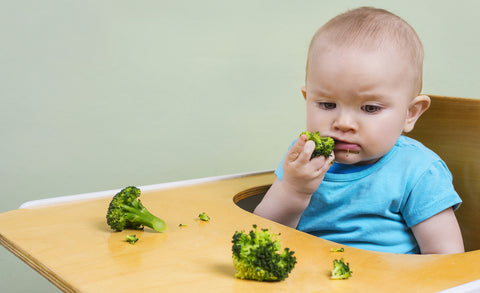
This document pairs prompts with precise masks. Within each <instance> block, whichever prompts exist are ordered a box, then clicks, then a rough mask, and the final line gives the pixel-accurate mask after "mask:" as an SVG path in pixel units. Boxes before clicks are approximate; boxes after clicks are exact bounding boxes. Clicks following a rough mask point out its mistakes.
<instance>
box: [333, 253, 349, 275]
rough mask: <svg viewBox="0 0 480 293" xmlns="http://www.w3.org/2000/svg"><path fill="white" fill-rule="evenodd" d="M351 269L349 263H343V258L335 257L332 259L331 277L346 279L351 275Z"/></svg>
mask: <svg viewBox="0 0 480 293" xmlns="http://www.w3.org/2000/svg"><path fill="white" fill-rule="evenodd" d="M352 273H353V272H352V271H351V270H350V264H349V263H345V261H344V260H343V258H341V259H340V260H338V259H336V260H334V261H333V270H332V279H334V280H343V279H348V278H350V277H351V276H352Z"/></svg>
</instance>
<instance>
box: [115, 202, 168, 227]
mask: <svg viewBox="0 0 480 293" xmlns="http://www.w3.org/2000/svg"><path fill="white" fill-rule="evenodd" d="M139 205H141V203H139ZM122 207H123V208H124V209H125V210H126V211H128V216H129V218H130V220H135V221H136V222H138V223H140V224H142V225H143V226H146V227H149V228H152V229H153V230H155V231H157V232H164V231H165V230H166V229H167V224H165V222H164V221H163V220H162V219H160V218H158V217H156V216H154V215H153V214H152V213H150V212H149V211H148V210H147V209H146V208H145V207H144V206H143V205H142V206H141V207H139V208H138V209H137V208H133V207H131V206H128V205H125V204H123V205H122Z"/></svg>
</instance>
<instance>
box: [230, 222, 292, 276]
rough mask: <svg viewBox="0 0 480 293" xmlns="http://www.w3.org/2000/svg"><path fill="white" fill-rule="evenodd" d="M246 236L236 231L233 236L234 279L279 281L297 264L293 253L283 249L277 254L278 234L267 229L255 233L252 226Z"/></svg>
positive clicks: (278, 246)
mask: <svg viewBox="0 0 480 293" xmlns="http://www.w3.org/2000/svg"><path fill="white" fill-rule="evenodd" d="M253 229H254V230H251V231H250V233H249V234H246V233H244V231H241V232H238V231H236V232H235V234H234V235H233V240H232V243H233V246H232V252H233V254H232V257H233V265H234V266H235V277H237V278H239V279H249V280H257V281H281V280H285V279H286V278H287V277H288V274H289V273H290V272H291V271H292V269H293V267H294V266H295V264H296V263H297V258H296V257H295V256H293V254H294V252H293V251H291V250H290V249H289V248H284V250H283V251H282V252H281V253H278V252H279V251H280V250H281V244H280V239H279V238H278V236H279V235H280V234H273V233H271V232H269V231H268V229H261V230H257V225H253Z"/></svg>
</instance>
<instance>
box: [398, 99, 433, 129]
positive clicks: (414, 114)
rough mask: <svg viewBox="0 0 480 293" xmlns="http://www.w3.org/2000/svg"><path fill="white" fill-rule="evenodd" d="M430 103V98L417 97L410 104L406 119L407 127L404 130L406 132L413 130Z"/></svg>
mask: <svg viewBox="0 0 480 293" xmlns="http://www.w3.org/2000/svg"><path fill="white" fill-rule="evenodd" d="M430 103H431V101H430V97H429V96H425V95H420V96H417V97H415V98H414V99H413V100H412V101H411V102H410V104H409V106H408V110H407V118H406V119H405V127H404V128H403V131H404V132H410V131H412V130H413V127H414V126H415V123H416V122H417V120H418V118H420V116H421V115H422V114H423V112H425V111H427V109H428V108H429V107H430Z"/></svg>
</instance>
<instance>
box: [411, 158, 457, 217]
mask: <svg viewBox="0 0 480 293" xmlns="http://www.w3.org/2000/svg"><path fill="white" fill-rule="evenodd" d="M461 202H462V200H461V199H460V196H459V195H458V193H457V192H456V191H455V189H454V187H453V184H452V174H451V173H450V171H449V170H448V168H447V166H446V165H445V163H444V162H443V161H441V160H439V161H435V162H434V163H433V164H432V165H431V166H430V168H428V169H427V170H426V171H425V172H424V173H423V174H422V176H420V177H419V180H417V181H416V182H415V183H414V185H413V188H412V190H411V192H410V193H409V195H408V197H407V198H406V200H405V202H404V205H403V208H402V215H403V218H404V219H405V222H406V223H407V225H408V227H412V226H414V225H416V224H418V223H420V222H423V221H425V220H426V219H428V218H430V217H432V216H434V215H436V214H438V213H440V212H441V211H443V210H445V209H448V208H450V207H452V208H453V209H454V210H456V209H457V208H458V207H459V206H460V204H461Z"/></svg>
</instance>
